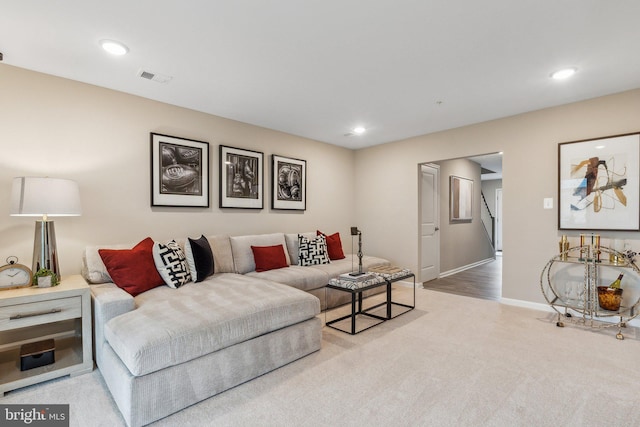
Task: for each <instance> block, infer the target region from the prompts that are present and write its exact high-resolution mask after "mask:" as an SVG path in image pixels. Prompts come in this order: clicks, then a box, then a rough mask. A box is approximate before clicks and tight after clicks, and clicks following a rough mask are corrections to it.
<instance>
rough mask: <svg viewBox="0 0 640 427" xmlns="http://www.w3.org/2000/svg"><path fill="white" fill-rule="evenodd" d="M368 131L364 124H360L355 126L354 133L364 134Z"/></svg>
mask: <svg viewBox="0 0 640 427" xmlns="http://www.w3.org/2000/svg"><path fill="white" fill-rule="evenodd" d="M366 131H367V130H366V129H365V128H363V127H362V126H358V127H355V128H353V133H355V134H356V135H362V134H363V133H365V132H366Z"/></svg>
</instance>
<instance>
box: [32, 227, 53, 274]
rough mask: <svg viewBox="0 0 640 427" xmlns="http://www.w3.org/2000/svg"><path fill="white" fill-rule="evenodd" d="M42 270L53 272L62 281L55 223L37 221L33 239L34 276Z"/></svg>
mask: <svg viewBox="0 0 640 427" xmlns="http://www.w3.org/2000/svg"><path fill="white" fill-rule="evenodd" d="M41 268H46V269H48V270H51V271H52V272H54V273H55V274H56V276H58V280H60V267H59V266H58V249H57V247H56V230H55V227H54V225H53V221H36V232H35V236H34V239H33V267H32V270H33V274H35V273H36V272H37V271H38V270H40V269H41Z"/></svg>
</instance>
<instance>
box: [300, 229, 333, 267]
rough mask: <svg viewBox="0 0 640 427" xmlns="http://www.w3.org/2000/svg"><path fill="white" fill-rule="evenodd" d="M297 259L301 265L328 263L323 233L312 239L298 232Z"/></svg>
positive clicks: (325, 240)
mask: <svg viewBox="0 0 640 427" xmlns="http://www.w3.org/2000/svg"><path fill="white" fill-rule="evenodd" d="M298 259H299V264H300V265H302V266H308V265H320V264H329V263H330V262H331V261H329V254H328V253H327V239H326V238H325V237H324V235H320V236H317V237H315V238H313V239H309V238H307V237H304V236H303V235H301V234H298Z"/></svg>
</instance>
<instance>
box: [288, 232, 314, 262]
mask: <svg viewBox="0 0 640 427" xmlns="http://www.w3.org/2000/svg"><path fill="white" fill-rule="evenodd" d="M298 235H302V236H304V237H306V238H307V239H313V238H314V237H316V233H314V232H313V231H307V232H305V233H287V234H285V235H284V240H285V242H287V252H288V253H289V259H290V260H291V265H298V264H300V260H299V258H298V249H299V246H298Z"/></svg>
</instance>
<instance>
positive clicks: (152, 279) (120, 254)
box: [98, 237, 164, 297]
mask: <svg viewBox="0 0 640 427" xmlns="http://www.w3.org/2000/svg"><path fill="white" fill-rule="evenodd" d="M152 250H153V239H151V238H150V237H147V238H146V239H144V240H143V241H142V242H140V243H138V244H137V245H136V246H134V248H133V249H99V250H98V253H99V254H100V257H101V258H102V262H104V265H105V267H107V272H108V273H109V276H111V279H112V280H113V283H115V284H116V285H117V286H118V287H119V288H122V289H124V290H125V291H127V292H128V293H130V294H131V295H132V296H134V297H135V296H136V295H138V294H141V293H143V292H144V291H148V290H149V289H152V288H155V287H156V286H160V285H164V280H162V277H160V273H158V270H157V269H156V264H155V263H154V262H153V252H152Z"/></svg>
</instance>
